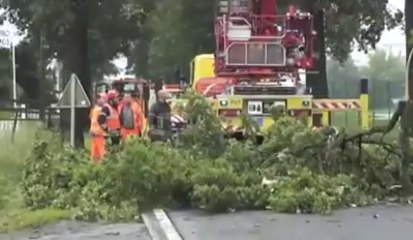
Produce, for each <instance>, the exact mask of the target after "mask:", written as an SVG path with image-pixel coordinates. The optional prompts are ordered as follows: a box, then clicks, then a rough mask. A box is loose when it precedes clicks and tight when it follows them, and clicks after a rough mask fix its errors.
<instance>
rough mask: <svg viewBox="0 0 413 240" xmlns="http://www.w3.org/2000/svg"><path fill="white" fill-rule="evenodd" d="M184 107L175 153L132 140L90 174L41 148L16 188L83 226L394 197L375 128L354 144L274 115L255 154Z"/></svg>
mask: <svg viewBox="0 0 413 240" xmlns="http://www.w3.org/2000/svg"><path fill="white" fill-rule="evenodd" d="M192 98H193V99H191V105H190V106H191V107H190V108H189V109H186V110H185V112H186V114H187V117H188V118H189V119H196V121H192V122H194V124H191V125H189V126H188V128H187V129H186V130H185V131H184V132H183V133H182V136H181V138H180V142H179V143H177V144H175V147H172V146H171V145H166V144H151V143H149V142H147V141H145V140H142V139H130V141H128V142H127V143H126V144H125V145H124V146H123V147H122V149H121V150H120V151H119V152H117V153H113V154H110V155H108V156H107V157H106V159H105V161H104V162H103V163H102V164H101V165H100V166H92V165H90V164H89V155H88V154H87V153H85V152H83V151H74V150H72V149H69V148H67V149H63V150H62V149H59V150H53V149H51V147H50V146H49V144H48V143H46V142H39V143H38V144H36V146H34V148H33V151H32V154H31V156H30V157H29V158H28V159H27V162H26V167H25V172H24V178H23V181H22V184H21V189H22V192H23V193H24V199H25V203H26V205H27V207H29V208H32V209H39V208H62V209H70V210H72V211H73V212H74V215H75V217H76V218H77V219H82V220H90V221H130V220H131V219H133V218H135V217H136V215H138V213H139V211H142V210H143V209H150V208H153V207H159V206H163V207H171V208H173V207H195V208H201V209H205V210H207V211H211V212H225V211H233V210H243V209H272V210H274V211H279V212H288V213H297V212H299V213H320V214H328V213H331V211H332V210H333V209H335V208H341V207H348V206H364V205H368V204H373V203H377V202H378V201H381V200H385V199H386V198H388V197H397V196H399V192H397V191H395V190H394V188H393V186H394V185H396V184H397V183H398V177H397V176H398V175H397V167H396V165H395V163H396V162H397V160H398V158H399V151H398V149H397V146H395V145H393V144H392V143H391V142H385V141H383V140H382V135H383V134H382V133H383V131H384V129H382V128H378V129H371V130H370V131H365V132H360V133H357V134H353V135H349V134H347V133H346V132H345V131H344V130H340V131H332V130H331V129H329V128H325V129H321V130H320V131H314V130H313V129H312V128H310V127H308V126H307V125H306V124H305V123H303V122H302V121H301V120H299V119H294V118H290V117H285V116H284V117H280V116H279V115H276V114H275V115H274V117H276V118H277V119H276V123H275V124H274V125H273V126H272V127H271V128H270V129H269V131H268V133H267V134H266V138H265V141H264V143H263V144H261V145H260V146H257V145H256V144H255V143H254V141H253V139H254V134H255V133H256V131H255V129H254V127H253V124H250V125H248V126H251V128H249V129H246V132H248V136H249V137H250V139H247V140H245V141H243V142H236V141H233V140H230V139H226V138H225V137H224V135H225V132H224V131H223V129H222V128H221V127H220V122H219V119H217V118H216V117H215V116H214V114H213V111H210V109H209V104H207V103H206V101H205V100H204V99H203V98H201V97H199V96H192ZM195 122H196V123H195ZM245 122H246V123H247V122H248V120H246V121H245Z"/></svg>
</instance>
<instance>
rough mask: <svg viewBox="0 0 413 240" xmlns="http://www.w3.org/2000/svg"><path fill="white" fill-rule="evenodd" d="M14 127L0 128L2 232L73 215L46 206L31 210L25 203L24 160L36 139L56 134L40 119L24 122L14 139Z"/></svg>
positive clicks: (47, 137) (0, 221)
mask: <svg viewBox="0 0 413 240" xmlns="http://www.w3.org/2000/svg"><path fill="white" fill-rule="evenodd" d="M11 134H12V133H11V132H10V131H0V146H1V147H0V149H1V150H0V232H9V231H14V230H18V229H22V228H30V227H36V226H40V225H44V224H48V223H51V222H54V221H58V220H62V219H67V218H70V215H71V214H70V212H68V211H61V210H54V209H45V210H36V211H31V210H29V209H26V208H25V207H24V203H23V199H22V196H21V193H20V191H19V187H18V186H19V183H20V181H21V179H22V170H23V166H24V161H25V159H26V158H27V157H28V155H29V154H30V150H31V148H32V146H33V144H34V143H35V141H36V137H37V138H40V139H50V140H52V134H51V133H50V132H48V131H45V130H42V129H41V128H40V127H39V125H38V123H35V122H26V123H24V122H23V123H21V125H20V127H19V129H18V131H17V132H16V134H15V138H14V142H12V141H11Z"/></svg>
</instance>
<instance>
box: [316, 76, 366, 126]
mask: <svg viewBox="0 0 413 240" xmlns="http://www.w3.org/2000/svg"><path fill="white" fill-rule="evenodd" d="M350 110H354V111H357V112H359V122H360V126H361V128H362V129H368V128H369V125H370V124H369V95H368V80H367V79H361V80H360V97H359V98H358V99H313V124H314V125H315V126H317V125H318V126H329V125H331V113H332V112H347V111H350ZM320 115H321V118H318V117H319V116H320ZM317 118H318V119H320V120H321V121H317Z"/></svg>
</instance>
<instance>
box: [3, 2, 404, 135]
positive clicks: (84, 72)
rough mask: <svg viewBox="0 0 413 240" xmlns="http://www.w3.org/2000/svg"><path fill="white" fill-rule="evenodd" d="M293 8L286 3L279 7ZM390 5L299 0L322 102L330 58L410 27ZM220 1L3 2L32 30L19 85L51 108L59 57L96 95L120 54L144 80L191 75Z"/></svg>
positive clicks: (207, 45)
mask: <svg viewBox="0 0 413 240" xmlns="http://www.w3.org/2000/svg"><path fill="white" fill-rule="evenodd" d="M290 2H291V1H287V0H282V1H279V3H278V4H279V5H280V6H279V8H278V9H283V8H285V7H286V6H287V5H288V4H289V3H290ZM387 2H388V0H365V1H358V0H347V1H343V0H328V1H326V0H297V1H294V3H295V4H296V5H298V7H300V8H301V9H303V10H305V11H309V12H311V13H312V14H313V15H314V28H315V31H316V32H317V34H318V35H317V41H315V42H316V43H315V46H314V48H315V51H316V52H317V54H316V55H317V56H318V58H317V61H316V64H315V68H316V70H317V71H318V72H319V73H318V74H316V75H314V74H313V75H308V76H307V83H308V85H309V86H310V87H312V88H313V89H315V91H314V94H315V95H316V97H326V96H328V84H327V73H326V61H327V60H326V54H328V55H329V56H331V57H333V58H334V59H337V60H338V61H340V62H345V61H346V60H347V58H348V56H349V54H350V52H351V51H352V50H353V49H354V48H355V47H357V48H359V49H360V50H362V51H367V50H368V49H369V48H374V47H375V45H376V44H377V42H378V41H379V40H380V35H381V33H382V32H383V31H384V30H385V29H392V28H394V27H396V26H398V25H400V24H402V20H403V14H402V12H400V11H397V12H392V11H390V9H389V7H388V6H387ZM406 2H408V1H406ZM216 3H217V1H200V0H199V1H193V0H117V1H109V0H87V1H86V0H60V1H55V0H13V1H2V2H1V4H0V6H1V7H3V8H7V9H9V10H10V11H9V13H10V15H9V16H10V18H11V20H12V22H13V23H14V24H16V25H17V26H18V27H19V29H21V30H23V31H26V32H27V38H26V40H25V42H24V43H23V44H21V45H20V46H19V48H18V51H17V52H18V77H17V80H18V83H19V84H20V85H21V86H22V88H23V89H24V90H26V91H25V92H26V93H27V95H29V96H30V97H33V98H40V99H42V101H41V102H42V103H43V104H45V101H46V100H45V99H43V98H44V96H45V95H46V94H45V92H44V91H46V89H47V88H46V87H45V81H43V80H41V79H44V76H45V66H46V65H47V64H46V63H48V62H49V61H50V60H51V59H52V58H57V59H59V60H61V61H62V62H63V72H64V73H65V74H64V76H65V79H67V78H68V75H69V74H70V73H72V72H74V73H76V74H77V75H78V76H79V78H80V80H81V82H82V84H83V86H84V88H85V89H86V92H87V93H88V94H89V95H90V94H91V92H92V83H93V81H97V80H100V79H101V78H102V76H103V75H104V74H107V73H111V72H113V71H114V70H115V69H114V67H113V64H111V63H110V61H111V60H112V59H113V58H114V57H116V56H118V55H119V54H122V55H124V56H126V57H127V59H128V70H129V71H130V72H131V73H135V74H137V75H139V76H143V77H149V78H159V77H163V78H164V79H166V80H168V79H171V80H172V79H174V78H175V76H177V75H186V72H187V70H188V66H189V62H190V60H191V58H192V57H193V56H194V55H196V54H199V53H204V52H213V51H214V49H215V39H214V34H213V18H214V9H215V6H216ZM406 5H408V4H406ZM407 10H409V9H407ZM407 14H408V12H406V15H407ZM406 19H408V18H407V17H406ZM406 22H407V20H406ZM406 26H410V25H409V24H406ZM354 43H357V44H356V45H355V44H354ZM0 64H1V62H0ZM0 70H1V68H0ZM86 115H87V114H86V112H85V113H83V114H78V116H79V119H78V120H79V122H85V124H86V121H85V119H86ZM78 127H79V129H78V134H80V133H81V132H82V130H83V129H84V128H85V125H83V126H82V125H81V124H78ZM80 135H81V134H80ZM79 140H80V139H79Z"/></svg>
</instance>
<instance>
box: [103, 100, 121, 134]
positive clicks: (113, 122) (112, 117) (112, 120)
mask: <svg viewBox="0 0 413 240" xmlns="http://www.w3.org/2000/svg"><path fill="white" fill-rule="evenodd" d="M105 106H106V107H108V108H109V111H110V114H109V116H107V118H106V124H107V126H108V129H109V130H119V129H120V120H119V113H118V110H117V109H116V108H114V107H112V106H111V105H110V104H106V105H105Z"/></svg>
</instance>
